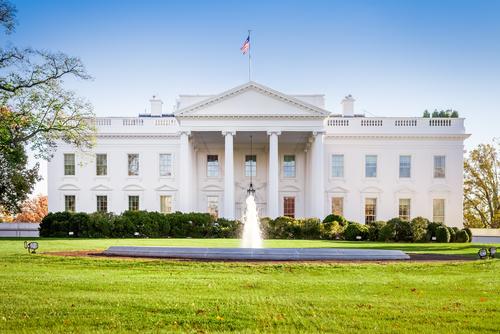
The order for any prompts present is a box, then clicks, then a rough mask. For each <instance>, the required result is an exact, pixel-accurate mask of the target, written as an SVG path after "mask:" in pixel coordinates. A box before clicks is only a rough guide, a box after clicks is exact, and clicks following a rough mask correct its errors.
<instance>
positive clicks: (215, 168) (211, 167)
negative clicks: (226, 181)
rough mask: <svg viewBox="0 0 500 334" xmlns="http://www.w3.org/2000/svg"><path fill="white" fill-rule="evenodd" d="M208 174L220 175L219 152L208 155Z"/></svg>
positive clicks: (211, 175) (212, 175)
mask: <svg viewBox="0 0 500 334" xmlns="http://www.w3.org/2000/svg"><path fill="white" fill-rule="evenodd" d="M207 176H210V177H216V176H219V156H218V155H217V154H209V155H207Z"/></svg>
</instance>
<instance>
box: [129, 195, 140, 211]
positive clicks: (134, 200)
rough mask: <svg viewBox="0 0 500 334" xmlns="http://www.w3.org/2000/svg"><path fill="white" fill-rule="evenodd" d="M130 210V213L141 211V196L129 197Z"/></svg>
mask: <svg viewBox="0 0 500 334" xmlns="http://www.w3.org/2000/svg"><path fill="white" fill-rule="evenodd" d="M128 209H129V211H138V210H139V196H129V197H128Z"/></svg>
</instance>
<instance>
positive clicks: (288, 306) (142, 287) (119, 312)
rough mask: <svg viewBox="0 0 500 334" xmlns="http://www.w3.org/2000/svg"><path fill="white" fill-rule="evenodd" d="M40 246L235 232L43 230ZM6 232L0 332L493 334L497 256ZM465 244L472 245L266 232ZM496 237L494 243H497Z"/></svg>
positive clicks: (430, 247)
mask: <svg viewBox="0 0 500 334" xmlns="http://www.w3.org/2000/svg"><path fill="white" fill-rule="evenodd" d="M39 242H40V246H41V249H40V251H41V252H43V251H62V250H82V249H85V250H89V249H104V248H106V247H108V246H110V245H166V246H167V245H172V246H173V245H183V246H220V247H231V246H237V245H238V241H237V240H211V239H205V240H195V239H182V240H181V239H161V240H160V239H137V240H132V239H129V240H126V239H125V240H124V239H97V240H96V239H93V240H90V239H89V240H68V239H66V240H64V239H40V240H39ZM22 244H23V242H22V240H21V239H17V240H14V239H13V240H0V333H4V332H9V331H12V332H30V333H41V332H46V333H49V332H50V333H53V332H91V331H92V332H109V331H119V332H126V331H130V332H162V331H164V332H169V331H185V332H193V333H203V332H224V331H238V332H251V333H253V332H269V331H273V330H274V331H279V332H285V333H289V332H309V333H310V332H336V333H339V332H347V333H359V332H369V333H401V332H407V333H473V332H484V333H498V329H499V328H500V279H499V275H500V261H499V260H486V261H470V262H462V263H458V262H456V263H390V264H377V263H367V264H359V263H356V264H349V263H347V264H333V263H330V264H324V263H308V264H294V263H286V264H272V263H263V264H247V263H220V262H209V263H203V262H182V261H167V260H124V259H102V258H73V257H55V256H47V255H43V254H37V255H28V254H27V253H26V251H25V250H24V249H23V247H22ZM267 246H268V247H363V248H389V249H402V250H405V251H408V252H420V253H446V254H469V255H471V256H474V255H475V253H476V252H477V249H478V248H479V247H480V246H479V245H476V244H472V245H471V244H380V243H359V242H328V241H298V240H297V241H283V240H273V241H268V242H267ZM497 246H498V245H497Z"/></svg>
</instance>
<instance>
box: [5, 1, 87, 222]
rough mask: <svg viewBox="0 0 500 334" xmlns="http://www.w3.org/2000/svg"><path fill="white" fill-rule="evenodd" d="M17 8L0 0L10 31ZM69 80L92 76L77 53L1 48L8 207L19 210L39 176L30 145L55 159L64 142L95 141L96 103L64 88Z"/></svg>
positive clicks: (77, 144)
mask: <svg viewBox="0 0 500 334" xmlns="http://www.w3.org/2000/svg"><path fill="white" fill-rule="evenodd" d="M15 11H16V10H15V7H14V6H13V5H12V4H10V2H8V1H6V0H0V25H3V26H4V27H5V29H6V30H7V32H11V31H13V29H14V25H15V24H14V23H15V20H14V19H15ZM66 78H76V79H82V80H88V79H90V76H89V75H88V74H87V72H86V70H85V67H84V66H83V63H82V62H81V60H80V59H78V58H76V57H70V56H67V55H65V54H63V53H52V52H48V51H39V50H33V49H31V48H24V49H19V48H16V47H9V48H6V49H1V48H0V159H1V164H0V173H1V174H0V176H1V177H2V179H1V180H0V191H2V192H1V193H0V208H2V209H3V210H13V211H12V212H13V213H15V212H17V211H18V210H19V209H20V205H19V203H22V202H23V201H24V200H26V198H27V196H28V194H29V193H30V192H31V191H32V189H33V186H34V184H35V182H36V181H37V180H38V179H39V177H38V166H35V168H31V169H29V168H27V158H26V152H25V151H26V148H30V149H31V150H32V151H33V152H34V153H35V156H36V157H38V158H44V159H50V158H51V156H52V153H53V150H54V148H55V147H56V145H57V143H58V142H59V141H64V142H66V143H68V144H71V145H73V146H74V147H76V148H78V149H81V150H85V149H87V148H90V147H91V146H92V145H93V143H94V133H95V128H94V125H93V124H94V122H93V118H94V115H93V112H92V106H91V105H90V104H89V103H88V102H86V101H85V100H84V99H82V98H81V97H79V96H77V95H76V94H75V93H74V92H73V91H70V90H67V89H65V88H64V82H63V80H64V79H66ZM9 169H10V170H9ZM4 191H9V192H8V193H4ZM16 202H17V203H18V204H15V203H16Z"/></svg>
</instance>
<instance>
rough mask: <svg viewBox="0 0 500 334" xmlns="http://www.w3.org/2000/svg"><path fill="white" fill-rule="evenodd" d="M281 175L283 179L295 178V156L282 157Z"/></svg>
mask: <svg viewBox="0 0 500 334" xmlns="http://www.w3.org/2000/svg"><path fill="white" fill-rule="evenodd" d="M283 175H284V176H285V177H295V155H285V156H284V157H283Z"/></svg>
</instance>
